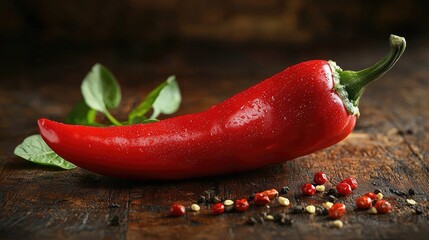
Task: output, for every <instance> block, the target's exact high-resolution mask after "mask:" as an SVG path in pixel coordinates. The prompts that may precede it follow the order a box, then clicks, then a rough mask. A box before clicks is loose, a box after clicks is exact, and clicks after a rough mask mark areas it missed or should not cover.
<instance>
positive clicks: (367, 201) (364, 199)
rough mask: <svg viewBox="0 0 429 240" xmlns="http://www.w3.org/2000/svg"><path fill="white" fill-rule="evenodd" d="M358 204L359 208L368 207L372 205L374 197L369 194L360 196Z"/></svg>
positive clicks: (357, 200)
mask: <svg viewBox="0 0 429 240" xmlns="http://www.w3.org/2000/svg"><path fill="white" fill-rule="evenodd" d="M356 206H357V207H358V208H359V209H368V208H370V207H371V206H372V199H371V198H370V197H368V196H360V197H358V198H357V199H356Z"/></svg>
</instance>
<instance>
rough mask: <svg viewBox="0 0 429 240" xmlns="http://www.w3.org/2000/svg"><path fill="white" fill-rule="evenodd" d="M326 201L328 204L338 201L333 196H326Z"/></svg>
mask: <svg viewBox="0 0 429 240" xmlns="http://www.w3.org/2000/svg"><path fill="white" fill-rule="evenodd" d="M326 200H328V202H336V201H338V199H337V198H336V197H334V196H333V195H326Z"/></svg>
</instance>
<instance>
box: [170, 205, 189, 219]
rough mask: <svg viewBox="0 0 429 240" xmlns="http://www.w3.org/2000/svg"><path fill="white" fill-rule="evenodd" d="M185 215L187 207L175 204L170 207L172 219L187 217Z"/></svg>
mask: <svg viewBox="0 0 429 240" xmlns="http://www.w3.org/2000/svg"><path fill="white" fill-rule="evenodd" d="M185 213H186V209H185V206H183V205H180V204H177V203H174V204H173V205H171V207H170V216H172V217H180V216H183V215H185Z"/></svg>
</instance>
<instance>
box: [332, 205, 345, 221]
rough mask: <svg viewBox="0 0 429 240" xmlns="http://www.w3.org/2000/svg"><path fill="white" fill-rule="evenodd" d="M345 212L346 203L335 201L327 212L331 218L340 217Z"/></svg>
mask: <svg viewBox="0 0 429 240" xmlns="http://www.w3.org/2000/svg"><path fill="white" fill-rule="evenodd" d="M345 212H346V205H344V204H342V203H335V204H334V205H332V207H330V208H329V210H328V214H329V217H330V218H332V219H336V218H340V217H341V216H343V215H344V213H345Z"/></svg>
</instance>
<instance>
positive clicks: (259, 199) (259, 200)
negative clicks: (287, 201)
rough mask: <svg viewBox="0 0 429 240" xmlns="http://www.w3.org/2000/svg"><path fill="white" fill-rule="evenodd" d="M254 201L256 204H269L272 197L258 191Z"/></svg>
mask: <svg viewBox="0 0 429 240" xmlns="http://www.w3.org/2000/svg"><path fill="white" fill-rule="evenodd" d="M253 201H254V202H255V204H256V205H267V204H268V203H270V198H269V197H268V196H267V195H265V194H263V193H257V194H255V198H253Z"/></svg>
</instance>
